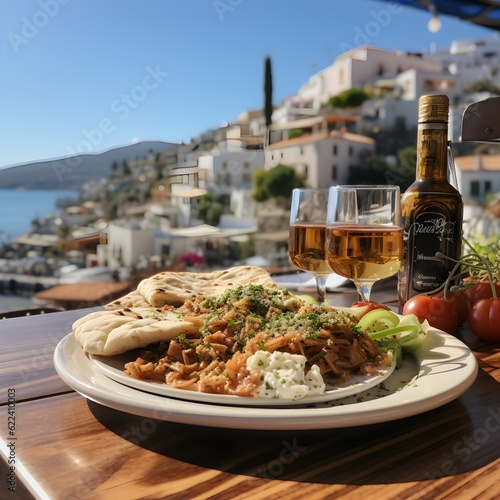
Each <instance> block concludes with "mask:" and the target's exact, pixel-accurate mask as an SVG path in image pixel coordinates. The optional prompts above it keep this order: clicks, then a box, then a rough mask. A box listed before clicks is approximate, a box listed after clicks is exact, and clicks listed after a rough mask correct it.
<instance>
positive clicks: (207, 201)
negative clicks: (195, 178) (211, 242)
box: [197, 193, 224, 226]
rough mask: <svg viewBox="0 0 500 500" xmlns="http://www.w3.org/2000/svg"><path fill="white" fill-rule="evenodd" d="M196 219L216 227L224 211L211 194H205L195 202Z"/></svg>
mask: <svg viewBox="0 0 500 500" xmlns="http://www.w3.org/2000/svg"><path fill="white" fill-rule="evenodd" d="M197 205H198V217H199V218H200V219H201V220H202V221H203V222H204V223H205V224H210V225H212V226H217V225H218V224H219V222H220V217H221V215H222V213H223V211H224V207H223V204H222V203H220V202H219V201H216V200H215V199H214V197H213V196H212V194H210V193H207V194H205V195H204V196H201V197H200V198H199V199H198V200H197Z"/></svg>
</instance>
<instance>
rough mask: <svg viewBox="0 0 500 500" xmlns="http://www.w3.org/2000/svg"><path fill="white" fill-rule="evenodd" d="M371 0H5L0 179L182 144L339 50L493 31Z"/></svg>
mask: <svg viewBox="0 0 500 500" xmlns="http://www.w3.org/2000/svg"><path fill="white" fill-rule="evenodd" d="M429 17H430V16H429V15H428V14H427V13H425V12H420V11H417V10H415V9H411V8H409V7H401V6H399V5H398V4H395V3H393V2H388V3H386V2H382V1H379V0H307V1H306V0H300V1H299V0H22V1H20V0H2V1H1V3H0V64H1V69H2V71H1V78H0V168H2V167H5V166H9V165H15V164H19V163H24V162H29V161H37V160H45V159H52V158H59V157H63V156H67V155H69V154H74V153H79V152H90V153H98V152H101V151H105V150H108V149H110V148H113V147H118V146H123V145H126V144H130V143H131V142H133V141H136V140H164V141H167V142H182V141H185V142H188V141H189V140H190V139H191V137H193V136H196V135H198V134H199V133H201V132H203V131H205V130H207V129H209V128H213V127H218V126H219V125H221V124H222V123H224V122H225V121H232V120H235V119H236V118H237V117H238V115H239V114H240V112H242V111H244V110H246V109H256V108H260V107H262V106H263V101H264V94H263V80H264V60H265V57H266V56H267V55H269V56H270V57H271V61H272V69H273V101H274V103H275V104H277V103H279V102H280V101H281V100H282V99H284V98H285V97H287V96H289V95H293V94H294V93H296V92H297V90H298V89H299V87H300V86H301V85H302V84H303V83H305V82H306V81H307V80H308V79H309V77H310V76H311V75H313V74H314V73H316V72H317V71H319V70H321V69H323V68H325V67H327V66H329V65H330V64H332V63H333V61H334V59H335V58H336V57H337V56H338V55H339V54H340V53H342V52H344V51H345V50H346V49H348V48H350V47H355V46H357V45H363V44H367V43H369V44H371V45H375V46H377V47H381V48H385V49H389V50H402V51H428V50H430V48H431V46H434V47H435V48H436V49H437V50H440V49H444V48H447V47H449V45H450V43H451V42H452V41H453V40H456V39H477V38H489V37H491V36H495V33H494V32H493V31H491V30H487V29H485V28H480V27H478V26H474V25H472V24H470V23H466V22H463V21H459V20H457V19H454V18H451V17H446V16H443V17H442V28H441V30H440V31H439V32H438V33H434V34H433V33H429V32H428V30H427V27H426V26H427V22H428V20H429Z"/></svg>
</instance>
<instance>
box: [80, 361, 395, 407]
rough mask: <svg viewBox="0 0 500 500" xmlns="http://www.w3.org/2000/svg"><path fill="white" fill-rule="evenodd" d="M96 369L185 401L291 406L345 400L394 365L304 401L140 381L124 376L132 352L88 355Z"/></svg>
mask: <svg viewBox="0 0 500 500" xmlns="http://www.w3.org/2000/svg"><path fill="white" fill-rule="evenodd" d="M89 358H90V360H91V362H92V365H93V368H94V369H95V370H98V371H100V372H101V373H103V374H104V375H106V376H108V377H109V378H111V379H113V380H115V381H116V382H120V383H121V384H123V385H126V386H128V387H132V388H134V389H138V390H140V391H144V392H151V393H153V394H158V395H160V396H167V397H170V398H177V399H185V400H186V401H199V402H200V403H211V404H220V405H231V406H290V405H303V404H309V403H321V402H323V401H332V400H334V399H340V398H345V397H347V396H352V395H354V394H358V393H360V392H364V391H366V390H367V389H371V388H372V387H374V386H376V385H378V384H380V383H382V382H383V381H384V380H385V379H386V378H387V377H389V376H390V375H391V373H392V372H393V371H394V363H393V364H392V365H391V366H388V367H385V368H384V369H380V370H379V371H380V375H378V376H376V377H374V376H370V377H368V376H358V377H353V378H351V379H350V380H349V381H348V382H346V383H345V384H343V385H339V386H327V390H326V391H325V392H324V393H323V394H314V395H311V396H306V397H305V398H302V399H299V400H296V401H290V400H284V399H273V398H242V397H239V396H231V395H227V394H207V393H205V392H196V391H188V390H185V389H176V388H174V387H169V386H168V385H165V384H164V383H162V382H159V381H152V380H148V381H145V380H138V379H135V378H132V377H129V376H128V375H125V373H123V367H124V366H125V363H127V362H128V361H131V360H132V359H134V358H132V357H131V356H130V353H129V354H128V355H127V354H122V355H120V356H113V357H104V356H92V355H89Z"/></svg>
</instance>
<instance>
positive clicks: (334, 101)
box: [328, 87, 371, 108]
mask: <svg viewBox="0 0 500 500" xmlns="http://www.w3.org/2000/svg"><path fill="white" fill-rule="evenodd" d="M370 97H371V95H370V94H369V93H368V92H366V91H364V90H363V89H360V88H358V87H353V88H350V89H347V90H344V91H343V92H341V93H340V94H337V95H335V96H333V97H330V99H329V100H328V104H329V105H330V106H332V107H334V108H357V107H358V106H361V104H362V103H363V102H364V101H366V100H367V99H370Z"/></svg>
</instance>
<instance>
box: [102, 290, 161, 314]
mask: <svg viewBox="0 0 500 500" xmlns="http://www.w3.org/2000/svg"><path fill="white" fill-rule="evenodd" d="M136 307H151V304H150V303H149V302H148V301H147V300H146V299H145V298H144V297H143V296H142V295H141V294H140V293H139V292H138V291H137V290H132V291H131V292H129V293H127V295H124V296H123V297H120V298H119V299H116V300H113V302H110V303H109V304H106V305H105V306H104V309H106V310H107V311H116V310H118V309H125V308H136Z"/></svg>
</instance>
